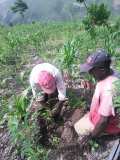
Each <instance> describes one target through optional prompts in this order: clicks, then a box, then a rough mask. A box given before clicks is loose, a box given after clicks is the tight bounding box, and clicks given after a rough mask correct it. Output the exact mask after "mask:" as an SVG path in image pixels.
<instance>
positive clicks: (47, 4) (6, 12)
mask: <svg viewBox="0 0 120 160" xmlns="http://www.w3.org/2000/svg"><path fill="white" fill-rule="evenodd" d="M24 1H25V2H26V3H27V5H28V7H29V9H28V10H27V11H26V12H25V16H24V18H22V17H21V16H20V15H19V14H14V13H12V11H11V9H10V8H11V6H12V5H13V4H14V2H15V0H0V22H1V23H2V24H16V23H30V22H32V21H42V22H46V21H67V20H73V19H76V18H80V17H83V16H84V15H85V9H84V6H83V5H79V4H78V3H76V1H75V0H52V1H50V0H44V1H43V0H35V1H33V0H24ZM87 2H89V3H91V2H93V0H87ZM97 2H98V3H100V2H104V3H107V4H108V7H109V8H110V9H112V10H118V11H119V7H120V3H119V2H120V1H119V0H110V1H107V0H97ZM111 2H112V3H111Z"/></svg>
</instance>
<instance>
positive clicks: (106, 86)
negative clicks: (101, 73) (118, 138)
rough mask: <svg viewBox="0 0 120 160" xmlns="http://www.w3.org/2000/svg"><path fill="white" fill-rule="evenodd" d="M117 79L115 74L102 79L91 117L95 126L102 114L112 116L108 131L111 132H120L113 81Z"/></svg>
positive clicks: (92, 104)
mask: <svg viewBox="0 0 120 160" xmlns="http://www.w3.org/2000/svg"><path fill="white" fill-rule="evenodd" d="M115 80H116V78H115V77H114V76H110V77H108V78H106V79H105V80H103V81H100V82H99V83H98V84H97V86H96V89H95V93H94V95H93V99H92V103H91V108H90V114H89V118H90V120H91V122H92V123H93V124H94V126H96V125H97V123H98V122H99V120H100V117H101V116H106V117H110V121H109V124H108V126H107V128H106V130H105V131H106V132H108V133H109V134H116V133H120V117H119V115H118V114H116V113H115V108H114V106H113V102H112V101H113V82H114V81H115Z"/></svg>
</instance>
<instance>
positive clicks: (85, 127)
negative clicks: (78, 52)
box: [74, 50, 120, 143]
mask: <svg viewBox="0 0 120 160" xmlns="http://www.w3.org/2000/svg"><path fill="white" fill-rule="evenodd" d="M110 66H111V56H110V55H109V54H108V53H106V51H104V50H97V51H96V52H95V53H93V54H92V55H90V56H89V57H88V58H87V59H86V62H85V63H84V64H81V65H80V71H81V72H88V73H89V74H90V75H92V76H93V77H94V78H95V80H96V81H97V84H96V87H95V91H94V94H93V98H92V102H91V105H90V111H89V112H88V113H86V114H85V115H84V116H83V117H82V118H81V119H80V120H79V121H77V122H76V123H75V124H74V128H75V131H76V132H77V134H78V136H79V140H81V143H85V142H86V141H87V140H88V139H90V138H92V137H97V136H100V135H103V134H112V135H114V134H120V116H119V113H117V112H116V108H115V104H114V101H113V100H114V97H115V95H116V94H117V92H118V90H117V89H116V85H115V83H116V82H119V83H120V80H119V74H117V73H116V72H115V71H113V70H112V69H111V67H110Z"/></svg>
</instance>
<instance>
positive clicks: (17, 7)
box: [11, 0, 28, 17]
mask: <svg viewBox="0 0 120 160" xmlns="http://www.w3.org/2000/svg"><path fill="white" fill-rule="evenodd" d="M27 9H28V6H27V4H26V3H25V2H24V1H23V0H16V2H15V3H14V5H13V6H12V7H11V10H12V11H13V12H14V13H17V12H18V13H19V14H20V15H21V16H22V17H24V12H25V11H26V10H27Z"/></svg>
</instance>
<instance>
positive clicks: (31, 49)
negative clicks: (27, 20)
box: [0, 21, 120, 160]
mask: <svg viewBox="0 0 120 160" xmlns="http://www.w3.org/2000/svg"><path fill="white" fill-rule="evenodd" d="M94 33H95V34H94V36H93V35H92V34H91V33H90V32H88V31H86V30H85V28H84V24H83V23H82V22H69V23H51V24H49V23H46V24H40V23H34V24H29V25H28V24H26V25H16V26H14V27H2V26H1V27H0V87H1V95H2V96H1V97H0V110H1V114H0V119H1V120H3V117H4V114H5V113H6V114H7V120H8V126H9V129H10V132H11V135H12V139H13V141H14V143H15V144H16V145H17V146H16V149H17V152H20V153H21V155H22V156H23V157H26V158H27V159H28V160H33V159H34V160H38V159H39V160H40V157H41V160H43V159H44V160H45V159H47V154H48V151H46V149H44V148H43V147H42V146H40V145H36V143H35V141H34V138H33V137H34V135H33V132H34V131H35V123H34V122H32V124H29V121H28V119H29V115H28V113H27V112H26V109H27V107H29V105H30V102H29V100H30V99H29V98H28V97H27V96H21V95H20V94H21V92H22V91H23V90H25V89H26V88H28V87H29V84H28V76H29V72H30V70H31V68H32V66H31V65H30V64H31V63H32V60H33V59H34V57H39V58H42V59H44V60H45V61H47V62H50V63H53V64H55V65H56V66H58V67H59V68H61V69H62V70H67V71H68V72H69V74H70V75H71V76H72V78H73V80H74V79H76V78H77V76H79V69H78V65H79V63H81V62H83V59H84V58H85V57H86V56H87V55H88V54H89V53H90V52H92V51H95V50H96V49H97V48H105V49H106V50H107V51H108V52H109V53H110V54H111V55H112V56H115V57H117V58H118V59H119V57H120V50H119V42H120V25H119V21H116V22H115V23H114V24H112V23H111V22H109V23H108V26H104V25H101V26H96V25H95V27H94ZM27 65H28V66H27ZM117 68H118V69H120V64H119V63H117ZM71 97H73V95H71ZM75 101H76V100H75ZM9 102H10V104H11V105H10V107H9V109H8V106H9ZM71 103H72V105H73V103H74V102H71ZM78 104H80V102H78V103H77V102H76V107H78ZM81 105H83V103H82V104H81ZM41 114H42V115H43V116H45V117H46V118H47V119H48V120H51V119H50V117H49V116H50V115H49V111H45V112H42V113H41ZM33 117H36V115H33ZM4 118H6V117H4ZM58 141H59V140H58V139H57V137H53V144H57V143H58ZM95 147H96V146H95ZM38 157H39V158H38Z"/></svg>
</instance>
